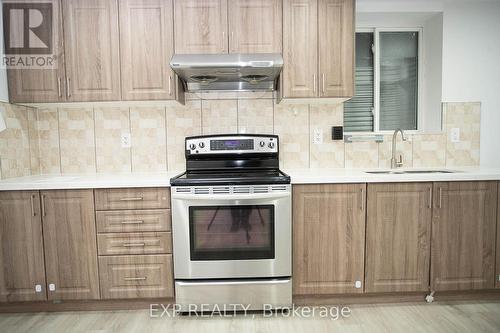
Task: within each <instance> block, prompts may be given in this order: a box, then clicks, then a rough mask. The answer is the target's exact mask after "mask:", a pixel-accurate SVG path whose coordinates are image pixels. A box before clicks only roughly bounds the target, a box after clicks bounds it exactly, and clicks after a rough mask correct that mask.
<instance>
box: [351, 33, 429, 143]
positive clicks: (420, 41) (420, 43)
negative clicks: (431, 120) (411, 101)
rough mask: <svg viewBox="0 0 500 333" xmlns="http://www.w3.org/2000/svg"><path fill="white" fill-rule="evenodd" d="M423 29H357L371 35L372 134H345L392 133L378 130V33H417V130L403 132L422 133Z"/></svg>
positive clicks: (357, 133)
mask: <svg viewBox="0 0 500 333" xmlns="http://www.w3.org/2000/svg"><path fill="white" fill-rule="evenodd" d="M423 30H424V29H423V28H422V27H405V28H395V27H390V28H386V27H373V28H370V27H363V28H357V29H356V33H358V32H371V33H373V62H374V64H373V65H374V66H373V68H374V73H373V131H372V132H346V134H349V135H374V134H382V135H388V134H392V133H394V131H391V130H381V129H380V80H379V78H380V34H379V33H380V32H418V73H417V79H418V82H417V86H418V89H417V95H418V96H417V100H418V105H417V129H416V130H405V133H407V134H418V133H422V128H423V124H424V122H423V112H422V92H423V89H422V86H423V80H422V75H423V66H424V61H423V60H424V58H423V56H424V44H423V37H424V36H423Z"/></svg>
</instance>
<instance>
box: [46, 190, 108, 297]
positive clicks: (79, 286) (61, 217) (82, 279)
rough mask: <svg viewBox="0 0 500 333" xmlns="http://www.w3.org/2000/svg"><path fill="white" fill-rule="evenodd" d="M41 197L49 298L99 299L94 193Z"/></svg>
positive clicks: (66, 192) (62, 192) (56, 193)
mask: <svg viewBox="0 0 500 333" xmlns="http://www.w3.org/2000/svg"><path fill="white" fill-rule="evenodd" d="M40 195H41V212H42V221H43V239H44V248H45V269H46V276H47V285H48V291H47V294H48V299H49V300H67V299H73V300H76V299H98V298H99V279H98V275H97V243H96V225H95V212H94V195H93V191H92V190H57V191H42V192H40Z"/></svg>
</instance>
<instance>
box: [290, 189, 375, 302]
mask: <svg viewBox="0 0 500 333" xmlns="http://www.w3.org/2000/svg"><path fill="white" fill-rule="evenodd" d="M365 191H366V185H365V184H352V185H294V186H293V260H294V262H293V293H294V294H295V295H306V294H309V295H313V294H340V293H361V292H363V288H362V281H363V275H364V274H363V272H364V250H365V198H366V196H365V193H366V192H365Z"/></svg>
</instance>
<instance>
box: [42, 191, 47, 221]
mask: <svg viewBox="0 0 500 333" xmlns="http://www.w3.org/2000/svg"><path fill="white" fill-rule="evenodd" d="M46 215H47V214H46V213H45V194H42V216H44V217H45V216H46Z"/></svg>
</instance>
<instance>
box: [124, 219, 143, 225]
mask: <svg viewBox="0 0 500 333" xmlns="http://www.w3.org/2000/svg"><path fill="white" fill-rule="evenodd" d="M143 223H144V221H142V220H138V221H122V222H121V224H143Z"/></svg>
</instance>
